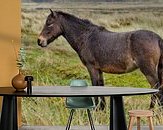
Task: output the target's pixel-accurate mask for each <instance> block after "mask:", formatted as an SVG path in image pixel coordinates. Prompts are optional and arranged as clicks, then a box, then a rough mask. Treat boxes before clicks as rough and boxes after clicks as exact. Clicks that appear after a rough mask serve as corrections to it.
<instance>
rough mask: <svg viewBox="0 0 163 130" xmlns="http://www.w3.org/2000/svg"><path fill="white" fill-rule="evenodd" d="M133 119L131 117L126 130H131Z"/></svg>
mask: <svg viewBox="0 0 163 130" xmlns="http://www.w3.org/2000/svg"><path fill="white" fill-rule="evenodd" d="M134 120H135V117H133V116H131V117H130V121H129V126H128V130H132V127H133V124H134Z"/></svg>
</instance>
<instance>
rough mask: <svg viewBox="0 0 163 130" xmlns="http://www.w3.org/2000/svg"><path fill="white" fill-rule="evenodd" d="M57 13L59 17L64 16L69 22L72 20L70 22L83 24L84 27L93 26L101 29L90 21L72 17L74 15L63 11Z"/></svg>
mask: <svg viewBox="0 0 163 130" xmlns="http://www.w3.org/2000/svg"><path fill="white" fill-rule="evenodd" d="M56 12H57V14H59V15H62V16H64V18H66V19H68V20H70V21H72V22H76V23H79V24H81V25H84V26H87V27H88V26H89V27H90V26H93V27H95V26H96V27H98V28H101V27H100V26H97V25H95V24H93V23H92V22H91V21H89V20H87V19H81V18H78V17H76V16H74V15H72V14H68V13H65V12H62V11H56Z"/></svg>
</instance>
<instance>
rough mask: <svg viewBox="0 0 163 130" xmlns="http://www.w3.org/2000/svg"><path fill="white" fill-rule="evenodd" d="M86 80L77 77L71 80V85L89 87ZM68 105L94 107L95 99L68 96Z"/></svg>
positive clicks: (70, 106) (69, 106) (71, 106)
mask: <svg viewBox="0 0 163 130" xmlns="http://www.w3.org/2000/svg"><path fill="white" fill-rule="evenodd" d="M87 86H88V84H87V82H86V81H85V80H82V79H75V80H72V81H71V82H70V87H87ZM66 106H67V107H68V108H93V107H94V106H95V105H94V101H93V99H92V97H68V98H66Z"/></svg>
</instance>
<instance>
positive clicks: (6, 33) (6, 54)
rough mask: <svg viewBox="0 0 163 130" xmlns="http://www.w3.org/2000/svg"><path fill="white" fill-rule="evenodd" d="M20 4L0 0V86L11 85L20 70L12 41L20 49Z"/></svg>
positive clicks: (16, 0) (10, 0) (9, 0)
mask: <svg viewBox="0 0 163 130" xmlns="http://www.w3.org/2000/svg"><path fill="white" fill-rule="evenodd" d="M20 6H21V0H0V87H4V86H11V79H12V78H13V76H14V75H16V74H17V72H18V70H17V68H16V62H15V60H16V57H15V53H14V49H13V43H12V41H13V42H14V44H15V46H16V49H17V50H18V49H19V47H20V41H21V8H20ZM19 106H20V103H19ZM19 108H20V107H19ZM19 112H20V111H19Z"/></svg>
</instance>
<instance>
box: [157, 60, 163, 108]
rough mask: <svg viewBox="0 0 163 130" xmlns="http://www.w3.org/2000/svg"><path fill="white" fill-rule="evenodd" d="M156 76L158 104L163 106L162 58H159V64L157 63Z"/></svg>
mask: <svg viewBox="0 0 163 130" xmlns="http://www.w3.org/2000/svg"><path fill="white" fill-rule="evenodd" d="M158 78H159V83H160V85H159V86H158V89H159V94H158V97H159V100H160V101H159V105H161V106H163V60H162V59H160V62H159V65H158Z"/></svg>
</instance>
